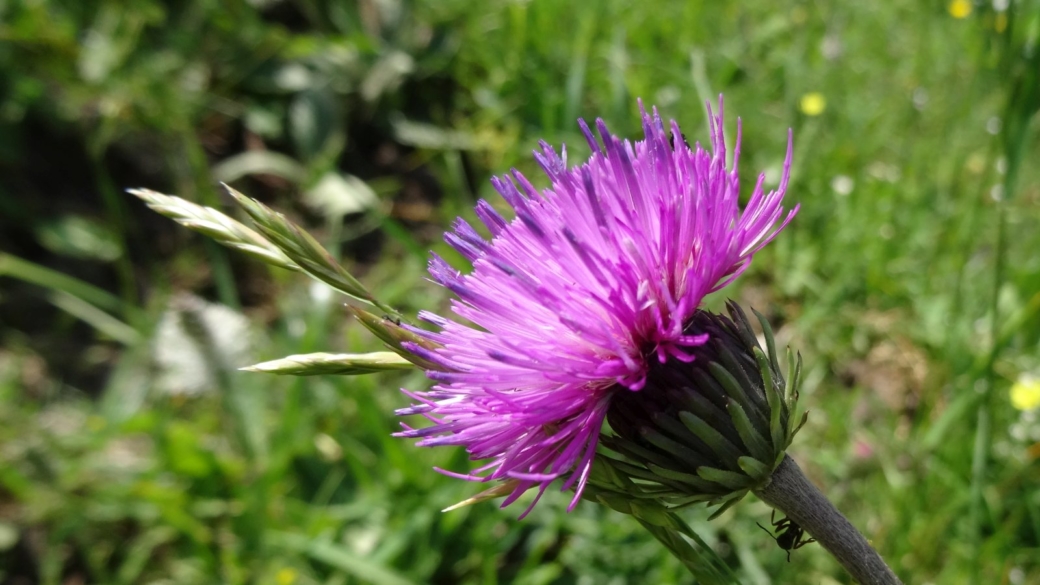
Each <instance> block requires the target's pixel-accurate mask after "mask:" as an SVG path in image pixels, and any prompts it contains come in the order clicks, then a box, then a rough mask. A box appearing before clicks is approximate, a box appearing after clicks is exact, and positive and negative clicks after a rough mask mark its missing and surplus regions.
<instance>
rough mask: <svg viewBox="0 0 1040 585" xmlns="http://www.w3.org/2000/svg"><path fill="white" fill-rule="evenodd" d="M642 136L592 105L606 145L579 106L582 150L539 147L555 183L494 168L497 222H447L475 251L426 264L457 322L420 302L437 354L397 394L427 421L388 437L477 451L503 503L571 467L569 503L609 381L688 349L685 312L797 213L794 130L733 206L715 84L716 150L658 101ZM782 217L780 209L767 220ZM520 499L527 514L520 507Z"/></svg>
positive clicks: (587, 463) (621, 382)
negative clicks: (478, 226) (461, 262)
mask: <svg viewBox="0 0 1040 585" xmlns="http://www.w3.org/2000/svg"><path fill="white" fill-rule="evenodd" d="M640 111H641V112H642V119H643V132H644V134H645V138H644V139H643V140H641V141H637V142H635V143H634V144H633V143H631V142H629V141H628V140H622V139H620V138H618V137H616V136H613V135H611V134H610V133H609V131H608V130H607V127H606V125H605V124H604V123H603V121H602V120H597V121H596V129H597V130H598V134H599V136H600V138H601V139H602V141H603V145H602V147H601V146H600V144H599V142H598V141H597V140H596V137H595V136H594V135H593V132H592V131H591V129H590V128H589V127H588V126H587V125H586V124H585V122H584V121H579V122H578V123H579V126H580V127H581V129H582V132H583V133H584V134H585V138H586V139H587V140H588V143H589V145H590V146H591V148H592V151H593V154H592V156H591V157H590V158H589V160H588V161H587V162H585V163H583V164H581V165H579V166H576V167H572V168H568V166H567V153H566V149H565V148H564V149H561V153H560V154H557V153H556V151H555V150H554V149H553V148H552V147H550V146H549V145H548V144H546V143H545V142H542V143H540V146H541V152H536V153H535V155H534V156H535V159H536V160H537V161H538V163H539V165H540V166H541V167H542V169H543V170H544V171H545V173H546V174H547V175H548V176H549V179H550V182H551V185H550V187H549V188H548V189H545V190H543V191H541V192H539V191H538V190H536V189H535V187H534V186H532V185H531V183H530V182H529V181H528V180H527V179H526V178H525V177H524V176H523V175H522V174H520V173H519V172H518V171H516V170H513V171H512V172H511V173H510V174H509V175H507V176H504V177H501V178H495V179H493V180H492V184H493V185H494V186H495V188H496V190H498V192H499V193H501V195H502V196H503V197H504V198H505V200H506V201H507V202H508V203H509V204H510V205H511V206H512V208H513V209H514V211H515V214H516V217H515V219H513V220H512V221H508V220H506V219H505V218H503V217H502V216H501V215H499V214H498V213H497V212H496V211H495V210H494V209H493V208H492V207H491V206H490V205H489V204H488V203H487V202H486V201H480V202H479V203H478V204H477V207H476V213H477V216H478V217H479V218H480V219H481V221H482V222H483V223H484V225H485V226H486V227H487V229H488V230H489V231H490V232H491V235H492V239H491V241H487V240H485V239H484V238H483V237H481V236H480V235H479V234H478V232H477V231H476V230H475V229H474V228H473V227H472V226H470V225H469V224H468V223H467V222H466V221H465V220H463V219H461V218H460V219H458V220H457V221H456V223H455V226H454V231H453V232H451V233H448V234H446V236H445V238H446V240H447V241H448V243H450V244H451V245H452V246H453V247H454V248H455V249H456V250H458V251H459V252H460V253H461V254H462V255H463V256H465V257H466V258H467V259H468V260H469V261H470V262H472V264H473V269H472V271H470V272H469V273H468V274H462V273H460V272H459V271H457V270H455V269H454V268H452V267H451V266H450V265H448V263H447V262H445V261H444V260H443V259H441V258H440V257H437V256H436V255H435V256H433V258H432V259H431V260H430V267H429V270H430V274H431V276H432V277H433V279H434V280H435V281H436V282H437V283H439V284H441V285H442V286H444V287H446V288H448V289H449V290H451V291H452V292H454V293H455V294H456V295H457V297H458V298H457V299H455V300H453V301H452V311H453V312H454V313H455V314H456V315H457V316H458V317H460V318H461V319H462V320H465V321H466V322H459V321H454V320H451V319H446V318H443V317H440V316H437V315H434V314H432V313H429V312H421V313H420V315H419V316H420V318H421V319H423V320H425V321H428V322H430V323H432V324H434V325H436V326H437V327H439V328H440V331H438V332H430V331H424V330H421V329H417V328H415V329H412V330H413V331H414V332H416V333H418V334H420V335H422V336H423V337H424V338H426V339H427V340H429V341H431V342H433V343H435V344H437V347H436V349H427V348H423V347H420V346H418V345H416V344H410V345H409V346H408V349H409V350H410V351H412V352H414V353H415V354H416V355H419V356H421V357H422V358H424V359H426V360H429V361H430V362H433V363H435V364H437V365H438V366H440V368H441V369H440V370H436V371H434V370H430V371H428V375H429V377H430V378H432V379H433V380H435V381H436V382H437V384H436V385H435V386H434V387H433V388H432V389H431V390H429V391H427V392H410V391H407V390H405V393H406V394H407V395H408V396H410V397H412V398H413V399H414V400H415V401H416V404H415V405H413V406H412V407H410V408H407V409H402V410H400V411H398V414H402V415H407V414H422V415H424V416H425V417H426V418H428V419H429V420H431V421H433V423H434V424H433V425H432V426H428V427H425V428H421V429H413V428H410V427H408V426H405V431H403V432H401V433H398V436H404V437H416V438H420V439H421V440H420V441H419V442H418V444H419V445H421V446H436V445H461V446H464V447H465V448H466V450H467V451H468V452H469V453H470V455H471V458H472V459H474V460H488V462H487V463H486V464H485V465H483V466H482V467H480V468H478V469H476V470H474V471H473V472H472V473H471V474H456V473H452V472H448V471H444V470H440V471H442V472H443V473H446V474H448V475H452V476H455V477H460V478H463V479H468V480H473V481H490V480H512V482H513V485H514V486H515V487H514V489H513V490H512V492H511V493H510V494H509V496H508V497H507V498H506V499H505V501H504V502H503V504H502V506H503V507H505V506H507V505H509V504H511V503H512V502H514V501H515V500H516V499H517V498H519V497H520V496H521V495H522V494H523V493H524V492H526V491H527V490H528V489H531V488H533V487H535V486H537V487H538V497H536V498H535V501H534V502H532V504H531V507H529V508H528V509H527V510H526V511H525V512H524V514H523V515H526V514H527V513H528V512H529V511H530V510H531V508H532V507H533V506H534V504H535V503H536V502H537V501H538V498H540V497H541V494H542V493H544V491H545V490H546V488H548V486H549V484H550V483H551V482H552V481H553V480H555V479H557V478H564V482H563V486H562V488H563V489H564V490H567V489H571V488H574V490H575V496H574V499H573V500H572V502H571V504H570V506H569V507H568V510H572V509H573V508H574V506H575V505H577V502H578V500H579V499H580V498H581V495H582V491H583V489H584V487H585V484H586V482H587V480H588V478H589V473H590V470H591V468H592V463H593V459H594V457H595V454H596V447H597V444H598V442H599V435H600V429H601V427H602V426H603V421H604V418H605V416H606V414H607V411H608V409H609V407H610V405H611V402H612V399H613V397H614V396H615V395H617V394H618V393H619V392H639V391H640V390H641V389H642V388H643V386H644V384H645V383H646V378H647V373H648V371H649V367H650V364H651V362H652V360H656V361H658V362H660V363H665V362H669V361H672V360H677V361H679V362H689V361H691V360H693V351H692V350H693V349H694V348H696V347H697V346H699V345H702V344H704V343H705V342H706V341H707V340H708V335H707V334H706V333H704V332H698V331H689V330H687V325H688V324H689V323H690V320H691V318H692V317H693V315H694V313H695V312H696V311H697V309H698V307H699V306H700V304H701V301H702V299H703V298H704V296H705V295H707V294H709V293H711V292H714V291H717V290H719V289H720V288H722V287H724V286H726V285H727V284H729V283H730V282H732V281H733V280H734V279H735V278H736V277H737V276H739V275H740V274H741V273H742V272H743V271H744V270H745V269H746V268H747V266H748V265H749V263H750V261H751V257H752V256H753V255H754V253H755V252H757V251H758V250H760V249H761V248H762V247H763V246H765V245H766V244H767V243H768V242H769V241H770V240H772V239H773V238H774V237H775V236H776V235H777V233H778V232H779V231H780V230H781V229H783V227H784V226H786V225H787V223H788V222H789V221H790V220H791V218H792V217H793V216H794V214H795V213H796V211H797V206H796V207H795V208H794V209H792V210H790V211H789V212H788V213H787V215H786V217H784V210H783V208H782V207H781V202H782V199H783V197H784V192H785V190H786V188H787V183H788V178H789V174H790V166H791V135H790V131H789V132H788V146H787V156H786V159H785V161H784V172H783V176H782V178H781V181H780V186H779V188H778V189H777V190H775V191H770V192H769V193H765V192H764V191H763V188H762V184H763V181H764V175H760V176H759V179H758V182H757V184H756V185H755V189H754V191H753V192H752V194H751V197H750V199H749V200H748V202H747V204H746V205H745V206H744V209H743V210H741V208H740V205H739V181H738V177H737V159H738V158H739V155H740V120H739V119H738V121H737V141H736V142H737V145H736V148H735V151H734V153H733V165H732V168H729V169H727V168H726V144H725V139H724V136H723V117H722V99H721V97H720V99H719V113H718V115H715V114H714V113H713V112H712V110H711V107H710V105H709V107H708V113H709V118H710V120H711V147H712V148H711V151H707V150H704V149H702V148H701V146H700V144H696V145H694V147H692V148H691V147H690V146H689V145H687V144H686V143H685V140H682V139H679V137H681V136H682V133H681V132H680V130H679V126H678V125H677V124H676V123H675V122H674V121H672V122H670V127H669V128H666V127H665V126H664V123H663V122H662V120H661V118H660V116H659V115H658V113H657V110H656V109H654V110H653V113H652V115H651V114H648V113H647V112H646V111H645V110H644V109H643V106H642V103H640ZM778 224H779V225H778ZM523 515H521V517H523Z"/></svg>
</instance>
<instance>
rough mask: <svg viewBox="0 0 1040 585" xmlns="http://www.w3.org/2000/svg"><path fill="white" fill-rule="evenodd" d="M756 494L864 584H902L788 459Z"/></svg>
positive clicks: (860, 535)
mask: <svg viewBox="0 0 1040 585" xmlns="http://www.w3.org/2000/svg"><path fill="white" fill-rule="evenodd" d="M755 495H757V496H758V497H759V499H761V500H762V501H763V502H765V503H767V504H769V505H770V506H772V507H774V508H776V509H777V510H780V511H781V512H783V513H784V514H786V515H787V517H788V518H790V519H791V520H793V521H794V522H796V523H797V524H798V525H799V526H801V527H802V528H803V529H804V530H805V531H806V532H808V533H809V534H810V535H812V537H813V538H815V539H816V540H817V542H819V543H820V544H821V545H823V547H824V548H825V549H827V550H828V551H829V552H830V553H831V554H832V555H834V558H836V559H837V560H838V562H839V563H841V565H842V566H843V567H845V570H846V571H848V572H849V574H851V575H852V577H853V578H854V579H856V580H857V581H859V582H860V583H862V584H863V585H901V583H902V582H901V581H900V580H899V577H896V575H895V573H893V572H892V569H890V568H888V565H886V564H885V561H884V560H883V559H882V558H881V555H879V554H878V553H877V551H875V550H874V548H873V547H871V546H870V544H869V543H868V542H867V539H866V538H864V537H863V535H862V534H860V533H859V531H858V530H856V528H855V527H854V526H853V525H852V524H851V523H850V522H849V521H848V520H847V519H846V518H845V516H843V515H842V513H841V512H839V511H838V509H837V508H835V507H834V504H832V503H831V502H830V500H828V499H827V498H826V497H825V496H824V495H823V494H822V493H820V490H818V489H816V486H814V485H813V484H812V482H810V481H809V479H808V478H806V477H805V474H804V473H802V470H801V469H800V468H799V467H798V464H797V463H795V462H794V460H793V459H791V458H790V457H788V456H785V457H784V460H783V461H782V462H781V463H780V465H779V466H778V467H777V468H776V470H775V471H774V472H773V476H772V481H770V483H769V485H767V486H766V487H764V488H762V489H759V490H756V491H755Z"/></svg>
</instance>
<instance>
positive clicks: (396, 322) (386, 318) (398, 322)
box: [383, 315, 401, 327]
mask: <svg viewBox="0 0 1040 585" xmlns="http://www.w3.org/2000/svg"><path fill="white" fill-rule="evenodd" d="M383 320H384V321H389V322H391V323H393V324H394V325H397V326H398V327H400V326H401V320H400V319H398V318H397V317H391V316H390V315H383Z"/></svg>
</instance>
